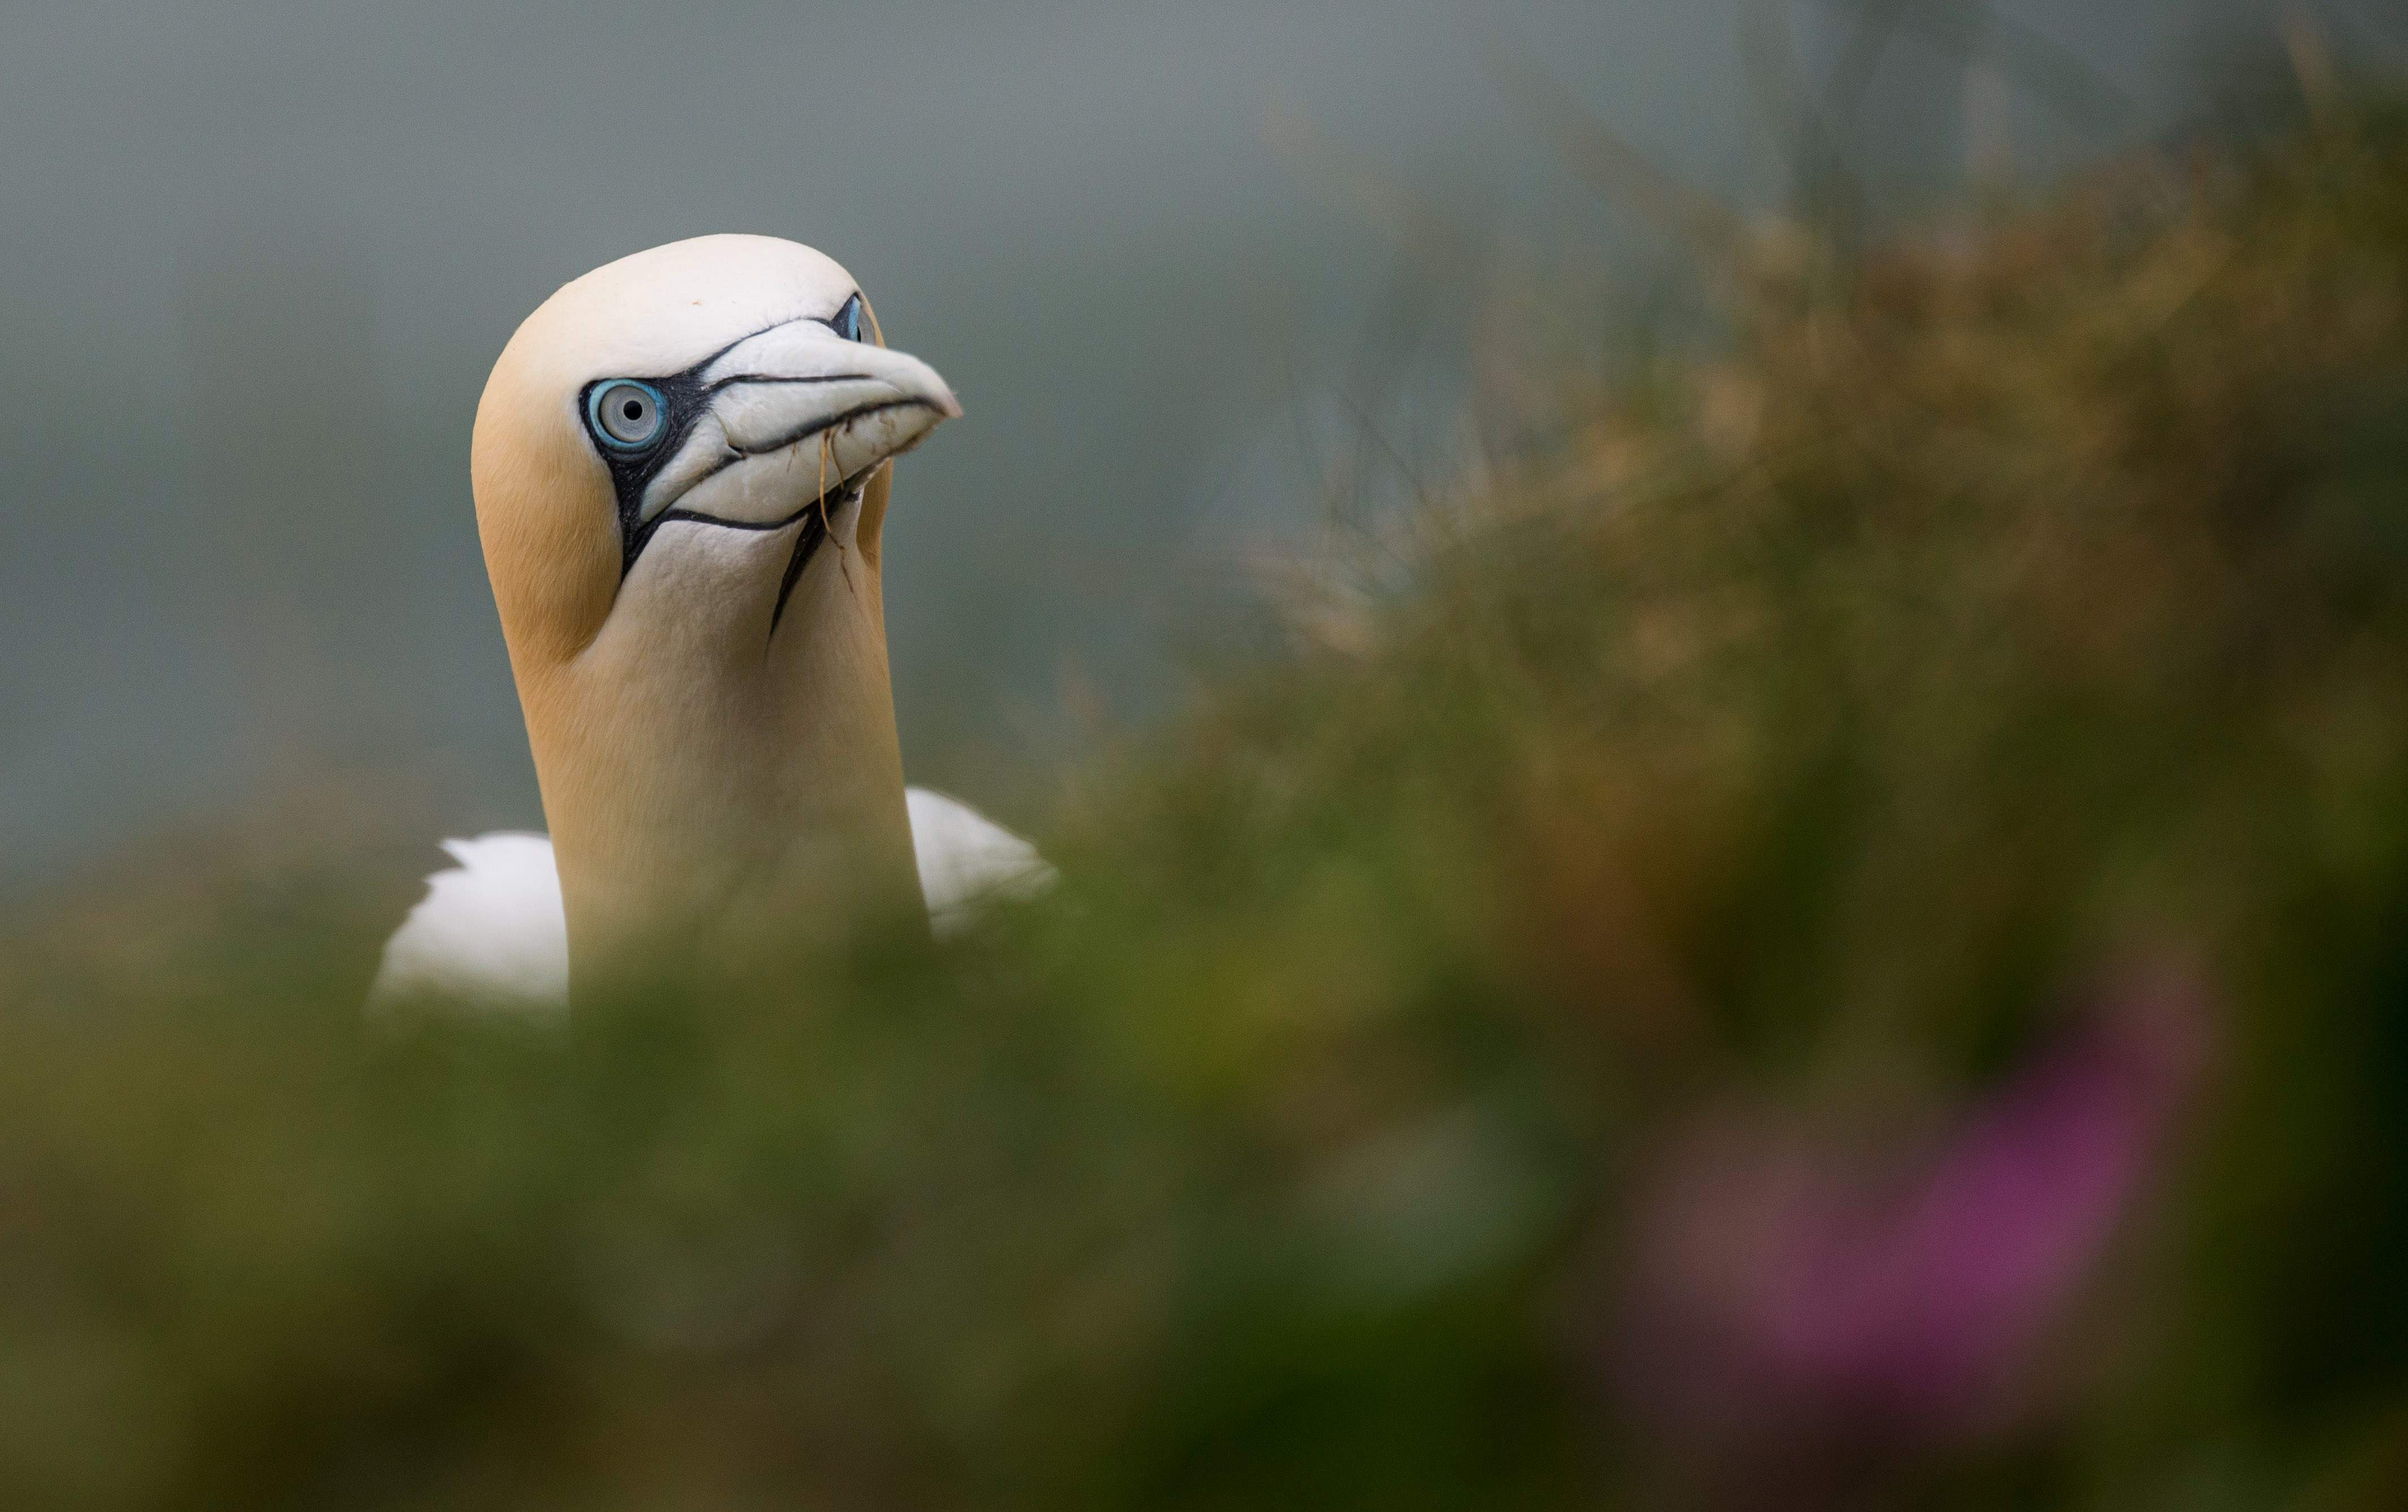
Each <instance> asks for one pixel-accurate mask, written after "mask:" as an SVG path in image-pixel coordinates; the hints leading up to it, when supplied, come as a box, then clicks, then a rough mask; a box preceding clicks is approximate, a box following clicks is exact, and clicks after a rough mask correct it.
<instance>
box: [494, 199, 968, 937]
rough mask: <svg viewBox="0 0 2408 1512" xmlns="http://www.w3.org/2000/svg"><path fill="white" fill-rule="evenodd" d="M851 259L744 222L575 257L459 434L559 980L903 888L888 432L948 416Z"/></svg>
mask: <svg viewBox="0 0 2408 1512" xmlns="http://www.w3.org/2000/svg"><path fill="white" fill-rule="evenodd" d="M865 313H866V306H865V305H864V304H863V302H862V299H861V295H860V293H859V291H858V290H857V289H856V288H855V287H854V285H853V279H852V278H851V276H850V275H849V274H847V273H845V271H844V270H843V269H842V268H840V267H839V266H837V264H834V263H832V262H830V261H829V260H828V259H826V258H825V257H824V256H822V255H821V254H819V253H817V252H814V251H812V250H810V249H808V248H804V247H799V246H796V245H795V244H794V243H791V242H782V241H777V240H773V239H770V238H766V237H749V236H722V237H706V238H702V239H700V240H698V241H694V242H681V243H677V244H674V245H672V246H669V247H666V248H658V249H655V250H652V251H651V252H646V253H639V254H638V255H637V256H635V257H632V258H627V259H624V260H623V261H621V262H619V263H616V264H610V265H609V266H608V267H605V268H602V269H599V270H597V271H596V272H595V273H592V274H588V275H587V276H586V277H585V278H581V279H579V280H577V281H576V282H574V283H572V284H569V285H568V286H567V287H566V288H564V289H563V290H561V291H560V292H558V293H557V294H555V295H553V296H552V299H551V300H549V301H547V302H546V303H545V305H544V306H543V307H541V308H539V309H538V310H537V311H536V313H535V314H534V315H532V316H530V317H528V319H527V321H526V322H525V323H524V324H523V326H521V327H520V329H519V332H518V334H517V335H514V336H513V337H512V338H511V341H510V343H509V347H508V348H507V349H505V350H504V352H503V354H502V357H501V359H500V361H499V362H497V363H496V364H495V369H494V374H493V377H492V378H491V379H490V380H489V381H488V382H487V385H486V390H485V394H484V397H483V399H482V401H481V402H480V406H479V409H478V416H477V427H476V438H475V444H474V448H473V454H472V459H471V467H472V473H473V475H474V481H475V485H476V500H477V518H478V529H479V535H480V538H481V539H482V541H483V543H484V548H485V558H486V566H487V570H488V572H489V574H490V575H491V577H492V578H493V584H494V596H495V605H496V606H497V607H498V608H499V610H500V613H501V619H502V628H503V634H504V638H505V639H506V640H507V642H508V643H509V652H510V666H511V671H512V674H513V676H514V677H515V678H516V680H517V683H518V689H519V698H520V703H521V705H522V707H523V710H524V713H525V716H526V724H527V736H528V742H529V745H530V747H531V749H532V751H533V754H534V757H535V763H536V772H537V777H538V781H539V783H540V786H541V789H542V792H543V805H544V814H545V818H546V820H547V821H548V822H549V824H550V826H551V829H552V842H553V847H554V850H555V854H556V859H557V863H558V869H559V876H560V885H561V894H562V900H563V904H564V906H565V909H566V920H567V927H568V944H569V966H570V972H571V977H572V979H573V980H576V981H585V980H588V979H591V978H594V977H600V976H605V975H608V974H609V973H610V972H613V971H616V970H618V969H621V968H623V967H627V966H634V967H636V968H638V969H644V970H651V969H654V968H655V967H657V966H659V965H661V964H663V963H667V964H669V965H671V966H672V968H673V967H674V965H675V963H676V962H678V961H679V960H682V959H688V958H702V959H706V960H710V961H715V962H717V963H724V964H729V965H734V966H737V967H741V966H742V965H743V964H744V963H747V962H749V961H752V960H754V959H757V958H758V957H760V956H761V955H762V954H764V953H765V952H767V951H771V950H778V949H791V948H792V947H793V945H794V944H795V942H796V940H798V939H802V938H809V937H810V936H811V935H812V934H819V933H825V932H834V931H838V930H841V929H843V928H845V927H847V926H848V925H850V924H851V923H853V922H854V921H856V920H860V919H861V918H863V917H865V916H866V915H875V914H882V913H888V912H896V911H899V910H901V909H903V908H904V907H906V906H917V905H918V904H919V902H920V892H919V883H918V877H917V872H916V867H915V863H914V857H913V850H912V837H911V829H910V818H909V816H908V812H907V809H906V806H905V801H904V789H903V770H902V760H901V755H900V751H899V749H898V744H897V741H896V729H895V707H894V697H893V692H892V684H891V682H890V679H889V677H888V672H887V662H886V634H885V625H884V605H883V595H882V578H881V552H880V535H881V526H882V522H883V520H884V516H885V509H886V503H887V493H888V489H889V480H890V478H891V471H892V469H891V464H890V462H889V459H890V458H891V457H893V456H894V455H895V454H896V453H897V452H900V451H902V450H906V449H909V448H910V447H911V446H912V445H914V444H916V443H917V442H918V440H919V439H920V438H921V437H922V436H923V435H925V434H926V433H927V432H928V431H929V430H930V429H932V428H934V426H935V425H936V423H937V422H938V421H939V420H941V419H943V418H944V417H946V416H949V415H952V414H956V413H958V412H959V407H958V406H956V405H955V404H954V402H953V395H952V393H951V392H950V391H949V390H947V389H946V388H945V386H944V383H943V380H942V379H940V378H938V377H937V376H936V374H935V373H933V372H931V371H930V370H929V369H928V368H927V367H926V366H925V364H921V363H919V362H918V361H917V360H916V359H913V358H910V357H908V356H905V355H904V354H902V353H899V352H893V351H889V350H886V349H884V348H883V346H882V344H879V343H878V342H877V341H876V328H875V322H874V321H864V319H863V316H864V314H865Z"/></svg>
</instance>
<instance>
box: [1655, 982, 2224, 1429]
mask: <svg viewBox="0 0 2408 1512" xmlns="http://www.w3.org/2000/svg"><path fill="white" fill-rule="evenodd" d="M2206 1020H2207V1013H2206V1010H2205V1006H2204V1002H2203V999H2202V994H2201V993H2200V991H2199V990H2198V988H2197V986H2196V985H2195V984H2194V982H2193V981H2192V980H2191V978H2190V977H2188V976H2187V975H2186V974H2184V973H2180V972H2177V971H2173V970H2170V969H2167V968H2165V967H2163V966H2158V967H2155V968H2152V969H2148V970H2144V971H2133V972H2128V973H2127V974H2125V975H2124V976H2123V977H2121V978H2120V979H2118V980H2117V981H2116V982H2115V984H2114V986H2113V987H2112V988H2111V990H2110V991H2106V992H2104V993H2102V994H2100V1003H2099V1006H2098V1007H2097V1008H2096V1009H2095V1010H2094V1011H2093V1013H2092V1014H2091V1015H2089V1016H2088V1018H2087V1019H2086V1020H2085V1022H2084V1023H2083V1024H2082V1026H2081V1027H2079V1028H2077V1029H2075V1030H2074V1031H2072V1032H2071V1033H2069V1034H2066V1035H2065V1036H2064V1037H2063V1038H2062V1039H2060V1040H2059V1041H2058V1042H2057V1044H2055V1045H2054V1046H2052V1047H2050V1048H2048V1049H2046V1050H2045V1051H2044V1052H2043V1053H2042V1054H2041V1055H2039V1056H2038V1057H2037V1058H2036V1059H2035V1060H2034V1061H2033V1062H2032V1063H2030V1064H2028V1065H2027V1066H2026V1067H2024V1068H2023V1069H2022V1070H2020V1071H2018V1072H2017V1073H2016V1074H2015V1075H2014V1076H2013V1077H2011V1078H2010V1079H2009V1080H2008V1081H2007V1082H2006V1083H2005V1084H2004V1085H2002V1086H2001V1087H2000V1088H1999V1089H1998V1090H1997V1091H1994V1092H1993V1093H1991V1094H1990V1095H1989V1096H1988V1097H1986V1098H1985V1099H1984V1100H1983V1101H1982V1102H1980V1103H1979V1104H1977V1105H1974V1106H1973V1107H1971V1109H1970V1110H1968V1112H1967V1113H1966V1114H1965V1116H1964V1117H1963V1118H1962V1119H1961V1120H1960V1121H1959V1122H1958V1124H1957V1128H1956V1129H1955V1130H1954V1132H1953V1133H1951V1134H1947V1135H1946V1136H1944V1137H1943V1138H1942V1139H1940V1140H1938V1141H1936V1142H1934V1143H1933V1144H1932V1145H1931V1146H1929V1147H1928V1148H1924V1149H1922V1150H1919V1151H1909V1152H1907V1153H1906V1154H1904V1155H1903V1156H1901V1157H1899V1158H1898V1159H1896V1160H1888V1159H1883V1160H1878V1161H1877V1160H1875V1159H1871V1158H1868V1157H1867V1156H1865V1155H1864V1154H1862V1153H1849V1152H1846V1151H1843V1150H1842V1149H1841V1148H1838V1147H1836V1146H1835V1145H1834V1144H1833V1143H1831V1142H1829V1141H1828V1140H1817V1139H1814V1138H1813V1137H1810V1136H1807V1135H1805V1134H1800V1133H1799V1132H1797V1131H1796V1130H1795V1129H1794V1128H1791V1127H1786V1126H1785V1124H1784V1123H1783V1121H1782V1120H1779V1119H1777V1118H1776V1117H1773V1116H1770V1115H1768V1114H1764V1113H1761V1112H1739V1113H1726V1114H1724V1115H1722V1116H1720V1117H1718V1118H1716V1119H1714V1120H1712V1121H1711V1122H1710V1123H1709V1124H1708V1125H1707V1126H1706V1127H1705V1128H1704V1129H1703V1130H1702V1131H1700V1132H1699V1133H1698V1134H1695V1135H1693V1136H1691V1137H1689V1138H1687V1139H1684V1140H1683V1141H1681V1142H1680V1143H1679V1144H1678V1145H1677V1146H1676V1148H1675V1149H1674V1151H1673V1153H1672V1155H1671V1157H1670V1159H1669V1160H1668V1161H1666V1162H1665V1163H1663V1165H1662V1166H1661V1167H1660V1169H1659V1170H1658V1172H1657V1174H1656V1177H1655V1178H1654V1179H1653V1180H1652V1181H1650V1182H1648V1183H1647V1184H1646V1185H1645V1187H1644V1188H1643V1189H1642V1192H1641V1201H1640V1205H1639V1207H1638V1210H1637V1214H1636V1228H1635V1231H1634V1250H1633V1255H1632V1262H1633V1263H1632V1268H1631V1272H1630V1278H1629V1286H1628V1291H1627V1295H1626V1298H1625V1303H1626V1307H1627V1311H1626V1313H1625V1317H1626V1319H1627V1325H1626V1328H1625V1331H1624V1334H1623V1337H1622V1339H1621V1348H1619V1349H1618V1350H1617V1355H1616V1363H1617V1367H1618V1368H1617V1370H1616V1376H1617V1378H1618V1380H1619V1383H1620V1385H1621V1386H1622V1388H1623V1390H1624V1391H1625V1394H1626V1395H1627V1398H1628V1399H1629V1402H1630V1405H1631V1406H1632V1407H1633V1409H1634V1411H1635V1412H1636V1414H1637V1415H1638V1416H1639V1418H1640V1419H1641V1421H1643V1422H1645V1423H1647V1424H1648V1425H1650V1426H1651V1427H1652V1428H1653V1429H1655V1430H1656V1431H1657V1432H1659V1433H1661V1434H1666V1435H1668V1436H1669V1437H1670V1439H1671V1440H1672V1441H1674V1442H1677V1443H1684V1444H1686V1445H1687V1446H1688V1447H1689V1448H1691V1450H1692V1451H1696V1450H1699V1449H1707V1448H1715V1447H1727V1448H1731V1449H1735V1450H1739V1451H1742V1456H1743V1455H1744V1453H1745V1452H1747V1451H1758V1452H1761V1453H1764V1454H1770V1455H1773V1456H1776V1457H1781V1458H1788V1457H1791V1456H1792V1455H1794V1454H1795V1453H1796V1452H1799V1451H1803V1450H1809V1449H1812V1448H1814V1447H1816V1446H1818V1445H1819V1446H1823V1447H1839V1446H1845V1447H1847V1448H1853V1449H1862V1448H1867V1447H1870V1446H1877V1445H1879V1444H1881V1443H1885V1442H1888V1443H1896V1442H1899V1441H1900V1440H1913V1441H1928V1440H1931V1439H1935V1438H1947V1437H1955V1436H1962V1435H1965V1434H1975V1433H1979V1432H1981V1431H1982V1430H1984V1429H1985V1428H1990V1427H1995V1426H1997V1425H1998V1424H1999V1423H2000V1420H2001V1419H2003V1418H2005V1417H2006V1416H2008V1415H2010V1414H2011V1413H2012V1412H2013V1410H2014V1407H2015V1406H2016V1405H2018V1401H2019V1398H2018V1388H2019V1387H2022V1386H2024V1385H2026V1384H2027V1377H2028V1376H2029V1374H2030V1370H2031V1366H2032V1364H2033V1363H2034V1361H2035V1358H2036V1356H2037V1355H2038V1354H2039V1352H2040V1351H2041V1349H2042V1347H2043V1346H2044V1345H2045V1344H2046V1343H2047V1342H2048V1341H2049V1339H2050V1337H2051V1335H2052V1332H2053V1330H2054V1328H2055V1327H2056V1325H2057V1324H2059V1323H2060V1322H2061V1321H2062V1320H2063V1319H2065V1318H2066V1316H2067V1314H2068V1313H2069V1312H2070V1310H2071V1305H2072V1304H2073V1302H2074V1301H2075V1300H2076V1298H2077V1296H2078V1295H2079V1293H2080V1291H2081V1289H2082V1287H2083V1284H2084V1282H2085V1280H2086V1279H2087V1278H2088V1277H2090V1276H2091V1275H2092V1273H2093V1272H2094V1271H2095V1270H2096V1268H2097V1266H2098V1264H2099V1262H2100V1258H2101V1256H2102V1255H2103V1253H2104V1252H2105V1250H2106V1248H2107V1246H2108V1244H2109V1242H2110V1240H2111V1239H2112V1238H2113V1237H2114V1233H2115V1231H2116V1228H2117V1225H2118V1223H2119V1221H2120V1220H2122V1219H2123V1218H2124V1217H2125V1216H2126V1214H2127V1213H2128V1211H2129V1210H2130V1208H2131V1207H2132V1205H2133V1204H2134V1201H2135V1199H2136V1198H2137V1197H2138V1195H2139V1194H2140V1193H2141V1191H2143V1187H2144V1185H2145V1184H2146V1182H2147V1180H2148V1177H2150V1175H2151V1173H2152V1171H2153V1169H2154V1167H2155V1164H2156V1162H2157V1154H2158V1151H2159V1149H2160V1148H2161V1146H2162V1144H2163V1141H2164V1138H2165V1135H2166V1134H2167V1132H2168V1130H2169V1128H2170V1126H2171V1123H2172V1121H2173V1119H2174V1115H2175V1113H2176V1112H2177V1110H2178V1108H2179V1107H2180V1105H2181V1104H2182V1102H2183V1100H2184V1098H2185V1096H2186V1092H2187V1091H2188V1090H2189V1088H2190V1087H2191V1085H2192V1084H2193V1082H2194V1081H2195V1080H2196V1079H2197V1076H2198V1073H2199V1071H2200V1065H2201V1063H2202V1061H2203V1055H2202V1051H2203V1048H2204V1034H2205V1028H2206ZM1859 1148H1860V1147H1859Z"/></svg>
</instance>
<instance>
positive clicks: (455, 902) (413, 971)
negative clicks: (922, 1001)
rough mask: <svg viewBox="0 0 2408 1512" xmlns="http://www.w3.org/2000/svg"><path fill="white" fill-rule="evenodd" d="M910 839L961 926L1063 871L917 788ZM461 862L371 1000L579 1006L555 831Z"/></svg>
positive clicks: (388, 964) (395, 943) (430, 886)
mask: <svg viewBox="0 0 2408 1512" xmlns="http://www.w3.org/2000/svg"><path fill="white" fill-rule="evenodd" d="M904 801H905V802H906V803H907V804H908V805H909V806H910V811H911V848H912V851H913V854H914V857H915V859H916V860H917V861H918V863H919V866H920V891H921V892H922V893H923V894H925V896H926V898H927V901H928V921H929V923H930V924H931V925H932V926H933V927H934V928H935V929H936V932H937V933H938V934H939V935H944V934H953V933H955V932H957V931H959V930H960V929H962V928H963V927H964V926H965V925H966V924H968V922H969V920H971V919H972V918H973V917H974V916H975V915H976V913H977V910H978V908H979V906H980V905H982V904H983V903H988V902H991V901H994V900H996V899H1000V898H1025V897H1029V896H1032V895H1034V894H1035V893H1038V892H1042V891H1044V890H1045V889H1046V888H1047V887H1049V886H1051V885H1052V883H1053V881H1054V868H1053V867H1051V866H1049V865H1047V864H1046V863H1045V860H1044V858H1043V857H1041V856H1039V854H1038V853H1037V848H1036V847H1034V846H1032V845H1030V844H1029V843H1028V842H1027V841H1025V840H1024V839H1022V838H1021V837H1020V836H1018V835H1016V834H1012V833H1011V831H1010V830H1007V829H1005V828H1004V827H1003V826H1002V825H1000V824H997V823H996V821H995V820H991V819H989V818H987V817H986V816H985V815H984V814H982V813H980V812H979V811H978V810H977V809H975V808H972V807H971V806H969V805H968V804H966V803H963V802H962V801H961V800H960V799H958V798H953V797H950V796H948V795H947V794H944V793H941V792H934V791H932V790H930V789H927V788H910V789H906V790H905V792H904ZM443 850H444V853H445V854H446V855H448V856H450V857H451V858H452V860H453V861H455V862H457V863H459V864H458V865H456V866H452V867H447V868H446V869H444V870H442V871H439V872H437V873H435V874H434V875H433V876H431V877H428V878H427V879H426V896H425V897H423V898H422V899H421V900H419V903H418V906H416V907H414V908H412V909H410V910H409V918H408V919H405V920H402V925H401V928H399V929H398V930H395V931H394V935H393V938H392V939H390V940H388V941H386V942H385V947H384V962H383V964H382V965H381V966H380V967H379V968H378V971H377V977H376V986H375V987H374V988H373V989H371V990H370V991H369V994H368V1004H369V1006H370V1007H371V1008H372V1009H382V1008H388V1007H391V1006H394V1005H396V1004H401V1003H409V1002H418V1001H440V1002H446V1003H474V1004H477V1005H480V1006H486V1007H492V1008H501V1009H513V1010H523V1011H538V1012H552V1011H556V1010H558V1009H560V1008H564V1007H566V1006H567V1004H568V924H567V920H566V917H565V916H564V914H563V911H562V908H561V904H560V874H559V872H558V871H556V870H555V869H554V868H553V865H552V841H551V839H550V838H549V837H547V836H545V835H540V834H529V833H527V832H526V831H523V830H497V831H495V832H494V833H493V834H480V835H478V836H477V837H476V838H474V839H471V840H446V841H444V842H443Z"/></svg>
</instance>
